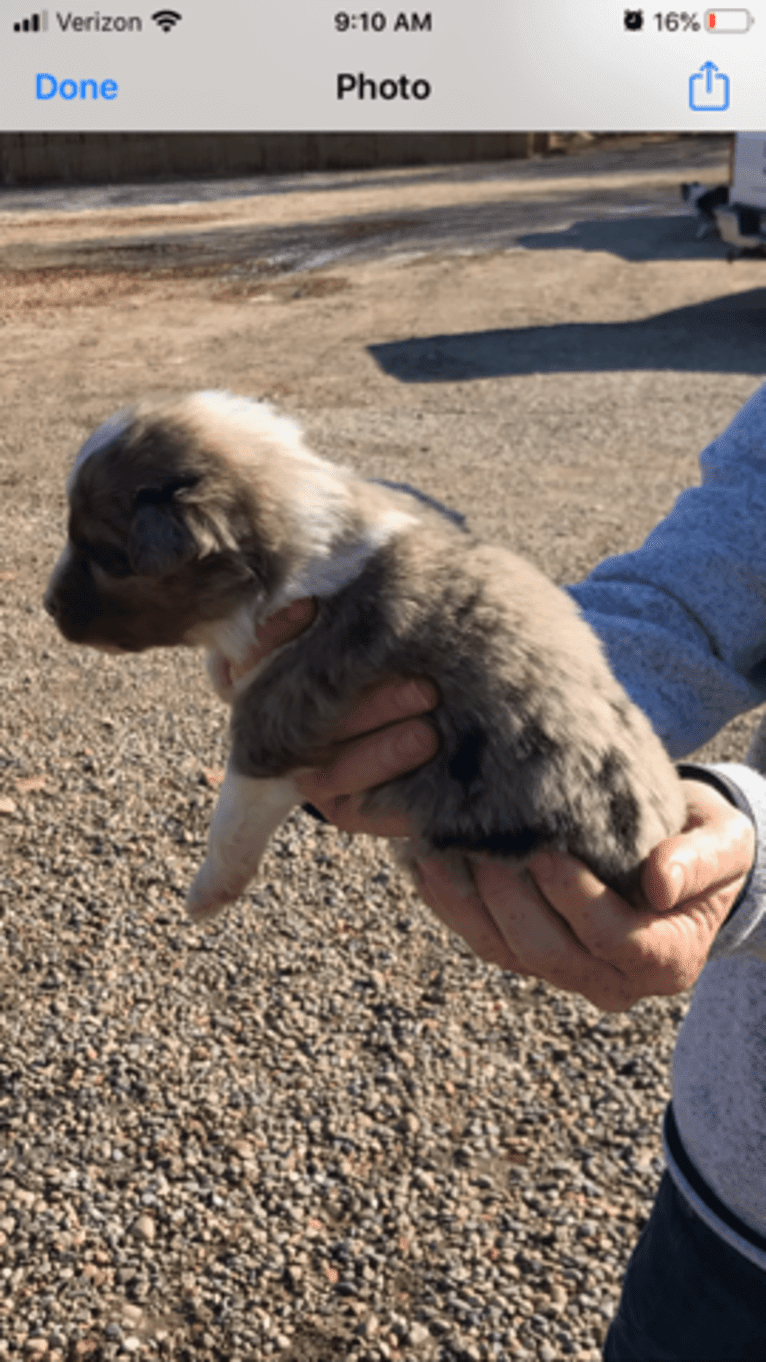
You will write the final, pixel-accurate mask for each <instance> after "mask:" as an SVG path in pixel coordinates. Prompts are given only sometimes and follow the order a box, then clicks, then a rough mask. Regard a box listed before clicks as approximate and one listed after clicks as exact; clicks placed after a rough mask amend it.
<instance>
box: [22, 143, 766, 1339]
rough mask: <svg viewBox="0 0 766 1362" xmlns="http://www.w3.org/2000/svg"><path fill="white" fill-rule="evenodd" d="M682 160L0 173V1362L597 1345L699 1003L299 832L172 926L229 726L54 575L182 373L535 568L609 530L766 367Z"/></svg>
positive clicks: (167, 665) (760, 291) (707, 165)
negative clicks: (591, 997) (527, 938)
mask: <svg viewBox="0 0 766 1362" xmlns="http://www.w3.org/2000/svg"><path fill="white" fill-rule="evenodd" d="M700 167H701V169H702V174H701V175H700ZM695 176H699V177H700V178H704V179H707V180H708V181H709V182H710V183H716V182H718V181H720V180H721V179H722V178H724V176H725V147H723V146H722V144H721V143H720V141H717V140H715V139H713V140H711V141H710V142H705V143H702V144H698V145H697V147H696V148H695V144H692V143H690V142H689V141H688V140H684V141H682V142H678V143H668V144H666V145H665V146H649V147H643V148H642V147H636V148H634V149H631V148H627V149H626V148H623V149H621V150H616V151H613V152H609V153H601V154H595V153H589V154H588V155H584V156H581V157H578V158H572V159H567V160H566V161H559V162H554V161H548V160H546V161H544V162H537V163H531V164H518V163H508V164H507V165H500V166H498V165H493V166H486V167H460V168H457V169H455V170H454V171H453V172H451V173H449V172H446V171H444V170H443V169H440V170H439V171H437V172H434V173H433V174H430V175H429V174H425V173H423V172H417V173H416V172H410V173H406V174H404V173H402V174H395V173H389V174H385V175H372V174H371V175H369V176H364V175H356V176H348V175H346V176H342V175H341V176H337V177H332V176H327V175H325V176H320V177H311V176H307V177H300V179H298V178H296V179H295V181H294V182H293V181H291V182H290V183H287V184H286V183H283V182H279V183H277V184H273V183H272V184H271V185H269V182H265V181H261V182H259V183H258V184H257V185H255V186H253V185H242V186H239V192H238V193H237V192H236V190H237V188H238V187H237V186H233V187H226V190H225V193H224V195H223V196H222V197H212V193H211V192H209V190H208V188H206V187H204V186H203V187H201V188H200V190H199V192H198V194H197V195H196V197H195V193H194V186H191V187H188V188H187V187H185V188H184V194H183V195H182V196H181V201H178V194H177V187H176V188H174V187H172V186H171V187H170V188H169V189H167V190H164V191H163V190H162V189H160V188H158V187H156V186H155V187H149V188H148V189H147V188H146V187H140V186H139V187H136V188H135V190H134V191H129V190H126V189H124V188H121V189H120V190H119V191H114V192H113V193H112V196H111V197H109V193H108V192H107V191H103V190H99V191H78V193H79V198H78V193H72V194H71V195H69V196H64V197H63V199H62V196H61V195H59V199H58V200H56V201H54V202H53V203H51V201H50V199H46V196H45V194H43V193H42V192H41V193H40V194H38V195H34V194H31V193H29V192H27V193H25V194H21V193H20V191H16V192H15V197H14V195H13V194H10V193H8V194H6V195H5V196H4V197H2V198H0V342H1V344H0V392H1V393H2V410H3V422H2V429H0V485H1V486H2V498H1V499H0V591H1V592H2V597H1V599H2V610H1V612H0V629H1V630H2V657H3V664H2V670H1V672H0V685H1V686H2V718H1V719H0V728H1V732H0V836H1V837H2V852H1V854H0V981H1V982H2V1003H3V1008H2V1047H1V1049H0V1355H3V1356H7V1357H14V1358H16V1357H18V1358H44V1359H49V1360H50V1362H62V1359H78V1358H90V1359H94V1360H98V1359H104V1360H105V1359H113V1358H115V1359H116V1358H118V1357H119V1358H124V1357H135V1358H147V1359H150V1358H168V1359H169V1358H173V1359H189V1362H197V1359H199V1360H200V1362H202V1360H204V1359H220V1360H221V1362H260V1359H265V1358H272V1357H274V1358H276V1357H279V1358H280V1359H283V1362H329V1360H330V1359H344V1362H380V1360H381V1359H404V1360H406V1362H415V1359H417V1362H479V1360H480V1359H486V1360H487V1362H489V1359H492V1362H510V1360H511V1359H514V1360H515V1359H522V1358H528V1359H540V1362H559V1359H562V1358H570V1357H571V1358H577V1359H580V1362H588V1360H589V1359H592V1360H593V1362H595V1360H596V1359H597V1358H598V1357H599V1356H600V1352H599V1345H600V1343H601V1340H602V1338H603V1336H604V1333H605V1330H606V1327H607V1322H608V1320H609V1319H610V1317H611V1314H612V1311H613V1308H614V1305H615V1302H616V1298H617V1294H618V1291H619V1283H620V1279H621V1275H622V1272H623V1269H624V1266H625V1263H626V1260H627V1257H628V1254H629V1252H630V1250H631V1247H632V1245H633V1244H634V1242H635V1239H636V1237H637V1235H638V1233H639V1231H640V1229H641V1226H642V1225H643V1223H644V1221H645V1219H646V1216H647V1213H648V1210H649V1208H650V1206H651V1203H652V1199H653V1195H654V1192H655V1189H656V1186H657V1182H658V1179H659V1175H660V1170H661V1160H660V1140H659V1119H660V1113H661V1110H662V1108H663V1105H664V1103H665V1101H666V1099H667V1096H668V1075H669V1060H670V1056H671V1052H672V1049H673V1044H674V1038H675V1034H676V1030H677V1027H678V1023H679V1021H680V1020H681V1018H682V1016H683V1014H684V1010H685V1006H686V1003H687V1001H688V999H687V998H685V997H682V998H675V999H668V1000H656V999H651V1000H646V1001H644V1002H642V1003H640V1004H638V1005H637V1006H636V1007H634V1008H633V1009H632V1010H631V1012H630V1013H628V1014H627V1015H624V1016H623V1015H620V1016H606V1015H601V1014H600V1013H599V1012H598V1011H597V1010H596V1009H595V1008H593V1007H591V1006H590V1005H588V1004H587V1003H584V1002H582V1001H580V1000H578V999H576V998H570V997H567V996H566V995H564V994H561V993H559V992H557V991H556V990H555V989H553V988H550V987H548V986H547V985H545V984H541V983H537V982H535V981H534V980H523V979H519V978H516V977H513V976H504V975H501V974H500V973H498V971H497V970H495V969H490V968H488V967H484V966H483V965H481V964H479V963H477V962H476V961H475V960H474V959H473V958H472V957H471V956H470V955H469V954H468V953H467V951H466V950H464V949H463V948H462V947H461V945H460V943H459V942H457V941H456V940H455V939H454V938H452V937H450V936H449V935H448V934H447V933H446V931H444V930H442V929H441V928H440V927H439V926H438V925H437V924H436V923H435V922H434V921H432V920H431V918H430V917H429V915H428V913H427V911H426V910H425V909H424V908H422V907H421V906H420V905H419V903H418V902H417V900H416V899H415V898H414V896H413V895H412V893H411V892H410V891H409V890H408V889H407V887H406V886H405V885H404V883H403V882H402V880H401V879H400V878H399V876H398V874H397V873H396V872H395V871H394V870H393V868H392V865H391V862H390V860H389V858H388V856H387V854H386V852H385V850H384V849H383V847H382V846H381V845H380V844H378V843H376V842H373V841H368V840H366V839H361V838H360V839H356V840H353V841H352V840H351V839H350V838H347V837H344V836H342V835H338V834H336V833H334V832H333V831H331V830H329V829H326V828H324V827H322V826H319V825H317V824H315V823H314V822H313V821H312V820H311V819H309V818H308V817H306V816H305V815H303V814H298V815H296V816H294V817H292V818H291V819H290V821H289V822H288V824H286V825H285V826H284V827H283V828H282V830H281V831H280V833H279V834H278V835H277V836H276V837H275V839H274V842H273V844H272V848H271V851H270V853H269V855H268V859H267V862H266V865H265V869H264V873H263V875H262V878H261V880H260V881H259V882H258V884H257V885H256V886H255V887H254V890H253V892H252V893H251V894H250V895H249V896H248V898H247V900H245V901H243V902H242V903H241V904H240V905H238V906H237V907H236V908H235V909H234V910H232V911H230V912H229V913H228V914H227V915H226V916H225V918H224V919H223V920H222V921H220V922H219V923H218V924H216V925H214V926H212V927H208V928H204V929H203V928H197V927H191V926H189V925H188V923H187V921H186V919H185V917H184V912H183V896H184V892H185V889H186V886H187V885H188V883H189V881H190V879H191V877H192V874H193V872H194V869H195V867H196V866H197V865H198V863H199V861H200V858H201V856H202V851H203V845H204V840H205V835H206V828H207V824H208V821H209V817H210V812H211V808H212V805H213V801H214V798H215V793H216V789H217V787H218V785H219V783H220V780H221V777H222V768H223V765H224V761H225V755H226V712H225V710H224V708H223V707H222V705H221V704H220V702H219V701H218V700H217V699H216V698H215V696H213V695H212V693H211V692H210V691H209V690H208V689H207V688H206V685H205V682H204V679H203V675H202V670H201V665H200V659H199V658H198V657H197V656H196V655H191V654H188V655H187V654H176V653H173V654H168V655H161V654H155V655H147V656H146V657H141V658H133V659H127V660H126V659H117V658H105V657H102V656H99V655H96V654H92V653H89V652H87V651H82V652H80V651H78V650H76V649H74V648H70V647H67V646H66V645H65V644H64V643H63V642H62V641H61V640H60V639H59V638H58V636H57V635H56V633H55V631H54V630H53V628H52V627H51V625H50V624H49V622H48V621H47V619H46V618H45V616H44V614H43V611H42V607H41V595H42V591H43V588H44V584H45V580H46V577H47V574H48V572H49V570H50V567H51V565H52V562H53V560H54V559H55V557H56V555H57V553H58V551H59V548H60V545H61V542H62V536H63V515H64V499H63V481H64V476H65V472H66V469H67V466H68V463H69V461H70V459H71V456H72V454H73V452H74V450H75V449H76V448H77V446H78V445H79V444H80V442H81V441H82V439H83V438H84V436H85V435H86V433H87V432H88V430H89V429H90V428H92V427H93V426H94V425H95V424H97V423H98V422H99V421H100V420H102V419H103V418H104V417H105V416H106V415H107V414H108V413H109V412H110V411H112V410H113V409H115V408H116V407H119V406H121V405H123V404H124V403H126V402H128V401H130V400H131V399H132V398H134V397H135V396H137V395H139V394H142V393H144V392H156V391H159V390H170V391H180V390H182V389H186V388H189V387H198V386H226V387H230V388H232V389H234V390H238V391H242V392H245V393H248V394H251V395H254V396H269V397H271V398H272V399H273V400H274V401H276V402H277V403H278V404H280V405H281V406H282V407H283V408H285V409H286V410H288V411H289V412H291V413H293V414H295V415H297V416H299V417H300V419H301V420H302V421H303V422H304V423H305V425H306V428H307V430H308V432H309V435H310V438H311V439H312V440H313V441H314V443H315V445H316V447H317V448H318V449H319V451H320V452H323V453H325V454H327V455H329V456H330V457H336V458H338V459H340V460H341V461H346V462H349V463H352V464H353V465H355V466H356V467H359V468H361V469H363V470H365V471H367V472H369V473H370V475H373V474H377V475H378V476H381V477H388V478H393V479H401V478H407V479H409V480H411V481H416V482H418V483H419V484H420V485H421V486H422V487H423V488H424V489H425V490H426V491H429V492H431V493H433V494H434V495H436V496H438V497H441V498H442V499H444V500H446V501H448V502H450V503H451V504H453V505H456V506H458V507H460V508H461V509H462V510H463V511H465V512H466V513H467V514H468V516H469V519H470V521H471V522H472V524H473V525H474V526H475V527H476V528H477V529H479V530H480V531H481V532H482V533H484V534H485V535H486V536H487V537H490V538H494V539H496V540H500V541H503V542H505V543H507V544H508V545H510V546H511V547H513V548H515V549H517V550H519V551H521V552H523V553H526V554H528V555H529V556H530V557H532V558H533V559H534V560H535V561H536V562H537V563H538V564H539V565H540V566H541V567H542V568H544V569H545V570H547V571H548V572H549V573H550V574H551V575H552V576H553V577H554V578H556V579H557V580H559V581H566V580H574V579H575V578H576V577H578V576H579V575H581V574H582V573H584V572H586V571H587V570H588V568H589V567H590V566H592V565H593V564H594V563H596V562H597V561H598V560H599V559H600V558H602V557H603V556H604V555H606V554H608V553H612V552H618V551H621V550H624V549H627V548H629V547H632V546H634V545H636V544H638V543H639V542H640V541H641V540H642V538H643V537H644V535H645V534H646V532H647V531H648V530H649V529H650V528H651V526H652V525H653V524H654V523H655V522H656V521H657V520H658V519H659V518H660V517H661V516H662V515H663V514H665V513H666V511H667V510H668V509H669V508H670V506H671V505H672V503H673V500H674V498H675V496H676V495H677V494H678V492H679V491H680V490H681V489H682V488H683V487H684V486H686V485H688V484H689V483H690V482H692V481H693V480H695V478H696V456H697V454H698V452H699V450H700V449H701V448H702V446H703V445H704V444H705V443H706V442H707V441H708V440H709V439H710V438H711V437H712V436H713V435H714V434H715V433H716V432H717V431H719V430H720V429H721V428H722V427H723V426H724V425H725V424H726V422H727V421H728V420H729V419H730V417H731V416H732V415H733V414H734V412H735V411H736V410H737V409H738V407H739V406H740V405H741V403H742V402H743V401H744V400H745V399H746V398H747V397H748V396H749V395H750V393H752V392H753V391H754V390H755V389H756V387H757V386H758V385H759V383H760V382H761V381H762V376H763V374H764V373H766V343H765V342H764V330H763V320H764V310H765V309H766V292H764V285H765V283H766V262H758V261H742V262H739V263H738V264H736V265H734V266H728V265H727V264H726V262H725V260H724V259H723V254H722V251H721V248H720V246H719V245H718V244H717V243H715V242H703V243H699V242H697V241H696V239H695V233H694V227H695V224H694V221H693V220H692V219H691V218H690V217H688V216H686V215H685V210H684V209H683V206H682V205H681V204H680V203H679V200H678V193H677V184H678V182H679V181H680V180H682V179H685V178H694V177H695ZM56 193H57V194H58V193H59V191H56ZM88 194H90V195H91V197H90V199H89V198H88V197H87V196H88ZM99 194H101V195H104V194H106V197H105V198H103V197H102V198H101V199H98V198H97V195H99ZM163 194H164V196H165V197H164V199H163ZM94 196H96V197H94ZM118 199H119V201H118ZM750 725H751V720H750V719H745V720H741V721H737V722H735V723H734V724H732V725H731V726H730V728H729V729H728V730H727V731H726V732H725V733H724V734H723V735H721V736H720V737H719V739H717V740H716V743H715V744H714V745H712V746H711V748H710V753H712V754H715V755H716V756H718V757H721V756H730V757H734V758H736V757H737V756H738V755H739V754H741V753H742V751H743V750H744V746H745V743H746V737H747V732H748V730H749V728H750Z"/></svg>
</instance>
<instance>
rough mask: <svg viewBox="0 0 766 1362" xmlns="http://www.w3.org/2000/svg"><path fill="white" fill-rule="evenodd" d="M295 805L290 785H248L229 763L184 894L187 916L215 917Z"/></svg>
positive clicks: (239, 888) (251, 872)
mask: <svg viewBox="0 0 766 1362" xmlns="http://www.w3.org/2000/svg"><path fill="white" fill-rule="evenodd" d="M300 802H301V797H300V795H299V794H298V791H297V789H296V788H295V785H294V784H293V782H292V780H291V779H290V778H289V777H287V776H285V777H282V778H281V779H279V780H253V779H252V778H251V777H250V776H241V775H239V774H238V772H237V771H235V770H234V769H233V767H232V765H231V762H229V765H228V767H227V769H226V779H225V781H224V783H223V785H222V787H221V794H220V796H219V799H218V803H217V804H216V806H215V810H214V812H213V819H212V822H211V824H210V833H209V835H208V843H207V858H206V860H205V862H204V864H203V865H202V867H201V869H200V870H199V871H198V872H197V876H196V878H195V880H194V883H193V884H192V887H191V889H190V890H189V893H188V895H187V899H186V907H187V910H188V912H189V915H190V917H193V918H194V919H195V920H197V921H199V920H200V919H202V918H208V917H215V915H216V913H220V911H221V909H222V908H223V907H224V906H225V904H227V903H233V902H234V900H235V899H237V898H239V896H240V894H242V893H243V892H244V890H245V889H246V888H247V886H248V884H249V883H250V881H251V880H252V879H253V877H254V876H255V874H256V872H257V870H258V865H259V863H260V860H261V857H262V855H263V853H264V851H265V849H266V843H267V842H268V840H269V838H270V836H271V834H272V832H273V831H274V829H275V828H278V827H279V824H280V823H281V822H282V820H283V819H284V818H286V817H287V815H288V813H289V812H290V810H291V809H293V808H294V807H295V805H296V804H299V803H300Z"/></svg>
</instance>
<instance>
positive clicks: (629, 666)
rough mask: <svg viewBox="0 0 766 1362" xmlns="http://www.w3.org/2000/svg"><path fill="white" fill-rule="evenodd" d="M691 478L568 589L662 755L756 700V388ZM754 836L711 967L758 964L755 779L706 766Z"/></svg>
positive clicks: (764, 478)
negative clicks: (727, 961)
mask: <svg viewBox="0 0 766 1362" xmlns="http://www.w3.org/2000/svg"><path fill="white" fill-rule="evenodd" d="M700 468H701V472H702V482H701V485H700V486H699V487H693V488H690V489H689V490H688V491H685V492H683V493H682V494H681V496H680V497H679V498H678V500H677V502H676V504H675V506H674V507H673V510H672V511H671V512H670V515H668V516H667V517H666V519H665V520H663V521H662V522H661V523H660V524H659V525H658V526H657V528H656V529H655V530H653V531H652V533H651V534H650V535H649V537H648V539H647V540H646V542H645V543H644V544H643V545H642V546H641V548H639V549H637V550H635V552H633V553H626V554H622V555H620V556H619V557H615V558H607V559H606V560H605V561H604V562H603V563H601V564H599V566H598V567H597V568H595V569H594V571H593V572H592V573H591V574H590V576H589V577H587V578H586V579H585V581H584V582H581V583H579V584H578V585H577V586H572V587H569V588H568V590H569V591H570V592H571V594H572V596H573V597H574V598H575V600H576V601H577V603H578V605H579V606H580V609H581V611H582V613H583V615H584V617H585V619H586V620H587V621H588V623H589V624H590V625H591V627H592V628H593V630H594V631H595V632H596V634H598V636H599V637H600V639H601V641H602V644H603V645H604V648H605V650H606V653H607V655H608V657H609V661H610V663H611V666H612V669H613V671H614V673H615V675H616V676H617V677H618V679H619V680H620V682H621V683H622V685H623V686H624V687H625V689H626V690H627V692H628V694H629V695H630V696H631V697H632V699H633V700H635V702H636V704H638V705H639V706H640V707H641V708H642V709H643V710H644V712H645V713H646V714H648V716H649V718H650V719H651V721H652V723H653V724H654V727H655V729H656V731H657V733H658V734H659V735H660V737H661V738H662V740H663V742H664V743H665V745H666V747H667V749H668V751H669V752H670V754H671V756H673V757H675V758H680V757H683V756H685V755H687V754H688V753H690V752H693V751H694V750H695V749H696V748H698V747H701V746H702V745H703V743H705V742H707V741H708V740H709V739H710V738H712V737H713V736H714V735H715V734H716V733H717V732H718V731H719V729H721V728H722V727H723V726H724V724H726V723H728V722H729V720H730V719H732V718H734V716H735V715H736V714H740V713H743V712H744V711H746V710H748V709H753V708H755V707H756V706H757V705H760V704H763V703H764V701H766V385H764V386H763V387H761V388H760V389H759V390H758V391H757V392H756V393H755V394H754V396H753V397H751V399H750V401H749V402H747V403H746V405H745V406H744V407H743V408H742V410H741V411H740V412H739V413H738V415H737V416H736V417H735V418H734V420H733V421H732V423H731V425H730V426H728V427H727V429H726V430H725V431H724V432H723V434H722V435H720V436H719V437H718V439H716V440H714V441H713V443H712V444H711V445H709V446H708V448H707V449H706V450H705V451H704V452H703V454H702V455H701V457H700ZM711 769H712V770H713V771H717V772H719V773H720V774H721V775H722V776H724V777H725V778H726V779H727V780H728V781H729V782H730V784H731V785H733V786H734V787H735V788H736V790H737V791H739V793H740V795H741V798H738V799H737V800H736V802H737V803H738V804H739V806H740V807H742V808H744V809H745V810H746V811H747V812H748V813H749V815H750V816H751V818H752V820H753V822H754V824H755V828H756V839H757V849H756V861H755V865H754V868H753V872H752V875H751V877H750V880H749V883H748V885H747V886H746V890H745V892H744V894H743V896H742V897H741V899H740V901H739V903H738V905H737V907H736V910H735V911H734V912H733V913H732V914H731V915H730V917H729V919H728V921H727V922H726V923H725V924H724V926H723V927H722V928H721V930H720V931H719V933H718V935H717V937H716V941H715V943H714V945H713V948H712V950H711V952H710V959H711V960H714V959H718V958H722V957H725V956H733V955H748V954H750V955H752V954H754V955H758V956H760V957H761V958H762V959H764V960H766V780H764V778H763V777H762V776H760V775H758V774H757V773H756V772H755V771H752V770H750V769H749V767H746V766H740V765H729V764H722V765H720V766H714V767H712V768H711Z"/></svg>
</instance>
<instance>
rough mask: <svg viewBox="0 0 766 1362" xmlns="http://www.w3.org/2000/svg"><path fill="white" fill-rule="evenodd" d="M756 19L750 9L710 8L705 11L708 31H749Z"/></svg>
mask: <svg viewBox="0 0 766 1362" xmlns="http://www.w3.org/2000/svg"><path fill="white" fill-rule="evenodd" d="M754 23H755V19H754V18H753V16H752V14H751V13H750V11H749V10H748V9H709V10H706V11H705V28H706V30H707V32H708V33H747V32H748V30H749V28H750V26H751V25H752V24H754Z"/></svg>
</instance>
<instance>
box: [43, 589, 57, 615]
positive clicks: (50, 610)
mask: <svg viewBox="0 0 766 1362" xmlns="http://www.w3.org/2000/svg"><path fill="white" fill-rule="evenodd" d="M43 606H44V608H45V611H46V613H47V614H48V615H50V617H51V619H52V620H55V619H58V606H57V603H56V597H55V596H54V595H53V593H52V592H50V591H46V593H45V595H44V596H43Z"/></svg>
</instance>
